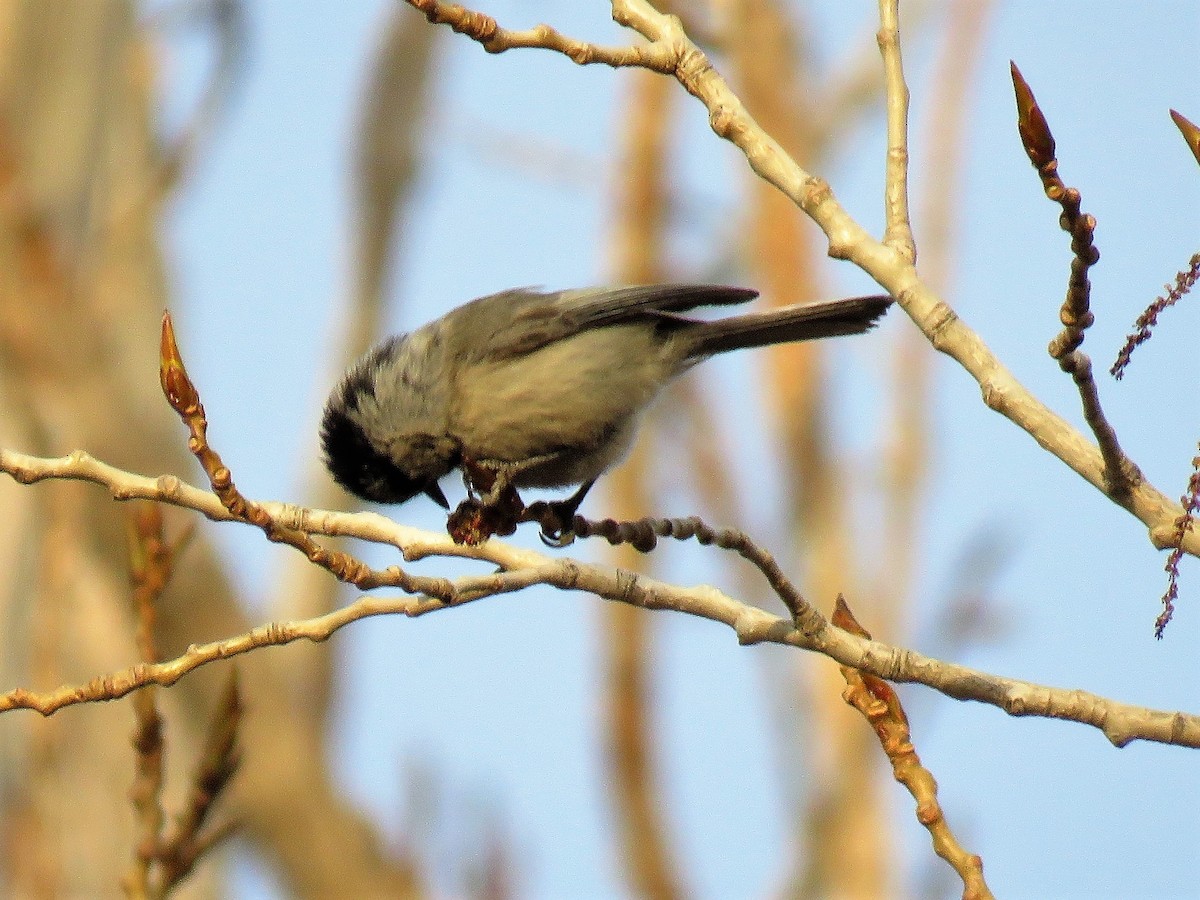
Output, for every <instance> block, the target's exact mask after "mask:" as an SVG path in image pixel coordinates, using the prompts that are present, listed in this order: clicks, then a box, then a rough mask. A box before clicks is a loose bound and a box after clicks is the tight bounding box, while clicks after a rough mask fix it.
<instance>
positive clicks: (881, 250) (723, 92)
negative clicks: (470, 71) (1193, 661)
mask: <svg viewBox="0 0 1200 900" xmlns="http://www.w3.org/2000/svg"><path fill="white" fill-rule="evenodd" d="M408 2H409V3H410V5H412V6H414V7H416V8H417V9H420V10H421V11H422V12H424V13H425V14H426V16H427V17H428V18H429V19H430V21H432V22H441V23H445V24H449V25H451V27H454V28H455V30H457V31H459V32H461V33H463V34H466V35H468V36H469V37H471V38H472V39H474V40H477V41H479V42H480V43H481V44H483V46H484V48H485V49H487V50H488V51H489V52H493V53H498V52H501V51H503V50H506V49H510V48H515V47H541V48H543V49H547V50H555V51H557V52H560V53H564V54H565V55H567V56H568V57H569V58H570V59H572V60H574V61H575V62H577V63H580V64H586V63H604V64H606V65H610V66H642V67H644V68H649V69H652V70H654V71H656V72H662V73H664V74H671V75H673V76H674V77H675V78H676V79H677V80H678V81H679V82H680V84H682V85H683V87H684V88H685V89H686V90H687V91H688V92H689V93H690V94H692V95H693V96H694V97H696V98H697V99H699V100H700V102H702V103H703V104H704V105H705V107H706V108H707V109H708V111H709V125H710V126H711V128H712V130H713V131H714V132H715V133H716V134H717V135H718V136H719V137H722V138H724V139H726V140H728V141H730V142H731V143H733V144H734V145H735V146H737V147H738V148H739V149H740V150H741V151H742V152H743V153H744V154H745V156H746V161H747V163H748V164H749V165H750V168H751V169H753V171H754V172H755V173H757V174H758V175H759V176H760V177H761V178H763V179H765V180H766V181H767V182H769V183H770V184H772V185H774V186H775V187H776V188H778V189H779V190H780V191H782V192H783V193H784V194H785V195H786V196H788V197H790V198H791V199H792V201H793V202H794V203H795V204H796V205H797V206H799V207H800V208H801V209H802V210H804V212H805V213H807V214H808V215H809V216H810V217H811V218H812V220H813V221H814V222H816V224H817V225H818V226H819V227H820V228H821V230H822V231H823V232H824V233H825V235H826V238H827V240H828V253H829V255H830V256H831V257H833V258H835V259H845V260H848V261H850V262H852V263H854V264H855V265H857V266H858V267H859V268H861V269H862V270H863V271H864V272H866V273H867V274H869V275H870V276H871V277H873V278H874V279H875V280H876V281H877V282H878V283H879V284H880V285H882V286H883V287H884V288H886V289H887V290H888V291H889V293H891V294H892V296H894V297H896V298H897V300H898V301H899V302H900V305H901V306H902V307H903V308H904V310H905V312H906V313H908V315H909V316H910V317H911V318H912V320H913V322H915V323H916V325H917V326H918V327H919V328H920V329H921V331H922V332H923V333H924V334H925V336H926V338H927V339H928V340H929V341H930V343H932V344H933V346H934V347H935V348H936V349H938V350H940V351H941V352H943V353H945V354H947V355H949V356H950V357H952V358H953V359H954V360H956V361H957V362H958V363H959V364H960V365H961V366H962V367H963V368H964V369H966V371H967V372H969V373H970V374H971V376H972V377H973V378H974V379H975V380H976V381H977V382H978V384H979V386H980V389H981V391H982V394H983V400H984V403H986V404H987V405H988V407H990V408H991V409H994V410H995V411H997V412H999V413H1000V414H1001V415H1003V416H1004V417H1005V418H1007V419H1009V420H1010V421H1011V422H1013V423H1014V424H1016V425H1017V426H1018V427H1020V428H1021V429H1022V430H1024V431H1025V432H1027V433H1028V434H1029V435H1030V436H1031V437H1033V439H1034V440H1036V441H1037V442H1038V444H1039V445H1040V446H1041V447H1042V448H1043V449H1045V450H1046V451H1048V452H1049V453H1051V454H1053V455H1054V456H1056V457H1058V458H1059V459H1060V460H1061V461H1062V462H1064V463H1066V465H1068V466H1069V467H1070V468H1071V469H1073V470H1074V471H1075V472H1076V473H1077V474H1079V475H1080V476H1081V477H1083V478H1084V479H1085V480H1087V481H1088V482H1089V483H1090V484H1092V485H1093V486H1094V487H1096V488H1097V489H1098V490H1100V491H1101V492H1103V493H1104V494H1105V495H1106V496H1108V497H1109V498H1110V499H1111V500H1113V501H1114V502H1115V503H1117V504H1118V505H1119V506H1121V507H1122V508H1124V509H1126V510H1127V511H1128V512H1130V513H1131V514H1132V515H1134V516H1135V517H1136V518H1137V519H1139V520H1140V521H1141V522H1142V523H1143V524H1144V525H1145V526H1146V528H1147V532H1148V536H1149V538H1150V540H1151V542H1152V543H1153V544H1154V546H1155V547H1157V548H1159V549H1167V548H1169V547H1172V546H1173V544H1172V541H1173V540H1174V538H1175V535H1176V528H1175V521H1176V520H1177V519H1178V518H1179V516H1180V515H1181V514H1182V512H1183V511H1182V509H1181V507H1180V506H1179V505H1178V504H1177V503H1175V502H1174V501H1172V500H1171V499H1170V498H1169V497H1168V496H1167V495H1166V494H1164V493H1162V492H1161V491H1159V490H1158V489H1156V488H1155V487H1154V486H1153V485H1151V484H1150V483H1149V482H1147V481H1141V482H1139V483H1137V484H1135V485H1133V486H1132V487H1131V489H1130V490H1129V492H1128V494H1126V495H1122V494H1114V493H1112V492H1111V491H1110V485H1109V483H1108V481H1107V479H1106V477H1105V473H1106V466H1105V462H1104V458H1103V456H1102V454H1101V452H1100V450H1099V448H1098V447H1097V446H1096V445H1095V444H1093V443H1092V442H1091V441H1089V440H1088V439H1087V438H1086V437H1084V435H1083V434H1081V433H1080V432H1079V431H1078V430H1077V429H1076V428H1074V427H1072V425H1071V424H1070V423H1069V422H1067V421H1066V420H1065V419H1063V418H1062V417H1061V416H1059V415H1058V414H1057V413H1055V412H1053V411H1052V410H1050V409H1049V408H1048V407H1047V406H1046V405H1045V404H1044V403H1042V402H1041V401H1040V400H1039V399H1038V398H1037V397H1035V396H1034V395H1033V394H1032V393H1030V392H1029V390H1028V389H1027V388H1025V386H1024V385H1022V384H1021V383H1020V382H1019V381H1017V379H1016V378H1015V377H1014V376H1013V374H1012V373H1011V372H1010V371H1009V370H1008V369H1007V368H1006V367H1005V366H1004V364H1003V363H1001V362H1000V360H999V359H998V358H997V357H996V356H995V354H993V353H992V351H991V349H990V348H988V346H987V345H986V344H985V343H984V342H983V340H982V339H981V338H980V337H979V335H978V334H977V333H976V332H975V331H973V330H972V329H971V328H970V327H968V326H967V325H966V323H965V322H963V321H962V319H960V318H959V317H958V314H957V313H956V312H955V311H954V310H953V309H951V308H950V306H949V305H948V304H946V303H945V301H943V300H942V299H941V298H940V297H938V296H937V295H936V294H935V293H934V291H933V290H932V289H931V288H930V287H929V286H928V285H927V284H926V283H925V282H924V281H923V280H922V279H921V277H920V276H919V274H918V273H917V270H916V267H915V266H914V264H913V262H912V260H911V259H909V258H907V257H906V256H905V254H904V253H903V252H901V250H900V249H898V248H897V247H893V246H888V245H887V244H885V243H883V242H881V241H878V240H876V239H875V238H873V237H872V236H871V235H870V234H869V233H868V232H867V231H866V230H865V229H863V227H862V226H861V225H859V224H858V223H857V222H856V221H855V220H854V219H853V218H852V217H851V216H850V215H849V213H847V212H846V210H845V209H844V208H843V207H842V206H841V204H840V203H839V202H838V201H837V198H836V197H835V196H834V194H833V191H832V190H831V188H830V187H829V185H828V183H826V182H825V181H824V179H822V178H819V177H817V176H815V175H812V174H810V173H809V172H807V171H806V170H805V169H804V168H802V167H801V166H800V165H799V164H798V163H797V162H796V161H795V160H793V159H792V158H791V157H790V156H788V154H787V153H786V152H785V151H784V149H783V148H782V147H781V146H780V145H779V143H778V142H777V141H776V140H775V139H774V138H772V137H771V135H769V134H768V133H766V132H765V131H764V130H763V129H762V128H761V126H759V124H758V123H757V122H756V121H755V120H754V118H753V117H752V116H751V115H750V113H749V112H748V111H747V110H746V108H745V107H744V106H743V104H742V102H741V100H739V99H738V97H737V96H736V94H734V92H733V91H732V90H731V89H730V87H729V85H728V83H727V82H726V81H725V80H724V78H722V77H721V75H720V74H719V73H718V72H717V71H716V69H714V68H713V66H712V64H711V62H710V61H709V60H708V58H707V57H706V56H705V54H704V53H703V52H702V51H701V50H700V49H699V48H698V47H697V46H696V45H695V44H694V43H693V42H692V41H691V40H690V39H689V38H688V36H687V35H686V34H685V33H684V31H683V28H682V26H681V25H680V23H679V20H678V19H677V18H675V17H674V16H665V15H663V14H661V13H659V12H657V11H656V10H655V9H654V8H653V7H651V6H650V5H649V4H648V3H647V2H646V0H613V3H612V6H613V20H614V21H616V22H617V23H618V24H620V25H625V26H628V27H630V28H632V29H633V30H635V31H637V32H638V33H639V34H641V35H642V36H643V37H645V38H646V39H647V40H648V41H649V42H650V43H649V45H648V46H647V45H637V46H633V47H627V48H616V49H614V48H604V47H598V46H595V45H591V44H586V43H584V42H581V41H575V40H572V39H569V38H564V37H563V36H562V35H560V34H558V33H557V32H556V31H554V30H553V29H551V28H549V27H548V26H538V27H536V28H533V29H530V30H529V31H525V32H507V31H505V30H504V29H501V28H499V26H497V25H496V23H495V21H494V20H491V19H490V18H488V17H486V16H480V14H479V13H472V12H470V11H469V10H465V9H464V8H463V7H461V6H457V5H455V4H448V3H440V2H438V0H408ZM472 17H477V18H472ZM901 74H902V73H901ZM901 85H903V81H902V79H901V80H899V81H896V82H894V83H893V84H892V89H898V88H899V86H901ZM891 102H894V101H889V103H891ZM1184 542H1185V543H1184V550H1185V552H1187V553H1190V554H1192V555H1194V556H1200V534H1198V533H1197V532H1194V531H1192V532H1189V533H1188V534H1187V535H1186V536H1185V538H1184Z"/></svg>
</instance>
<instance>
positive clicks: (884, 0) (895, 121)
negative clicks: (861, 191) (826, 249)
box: [877, 0, 917, 264]
mask: <svg viewBox="0 0 1200 900" xmlns="http://www.w3.org/2000/svg"><path fill="white" fill-rule="evenodd" d="M877 40H878V41H879V52H880V54H882V56H883V72H884V79H885V86H886V94H885V96H886V97H887V142H888V147H887V165H886V179H885V183H884V189H883V200H884V218H885V222H886V225H885V228H884V233H883V243H884V244H885V245H887V246H888V247H891V248H892V249H893V250H895V251H897V252H898V253H899V254H900V255H901V256H902V257H903V258H904V259H906V260H908V262H909V263H910V264H913V263H916V261H917V245H916V241H915V240H914V239H913V232H912V219H911V217H910V216H909V212H908V107H909V92H908V84H907V83H906V82H905V80H904V63H903V59H902V56H901V53H900V2H899V0H879V33H878V35H877Z"/></svg>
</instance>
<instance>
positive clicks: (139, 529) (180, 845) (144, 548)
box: [122, 504, 240, 900]
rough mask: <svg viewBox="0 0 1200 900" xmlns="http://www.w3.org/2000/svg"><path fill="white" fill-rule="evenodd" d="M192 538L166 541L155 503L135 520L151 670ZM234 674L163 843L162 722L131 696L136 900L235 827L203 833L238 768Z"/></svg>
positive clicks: (162, 886) (164, 891) (132, 530)
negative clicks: (161, 618)
mask: <svg viewBox="0 0 1200 900" xmlns="http://www.w3.org/2000/svg"><path fill="white" fill-rule="evenodd" d="M191 532H192V529H190V528H189V529H187V530H185V531H184V532H183V533H182V534H181V535H180V536H179V537H178V538H176V539H175V540H174V541H172V542H171V543H167V541H166V540H165V539H164V536H163V519H162V511H161V508H160V507H159V506H158V504H148V505H145V506H142V507H141V508H140V509H138V510H137V511H136V512H135V513H134V514H133V515H132V516H131V517H130V522H129V550H130V560H131V565H130V583H131V585H132V587H133V601H134V607H135V611H136V613H137V644H138V648H139V650H140V652H141V655H142V659H143V660H144V662H145V663H146V664H147V665H150V666H153V665H155V664H156V663H157V662H158V651H157V649H156V647H155V640H154V624H155V618H156V611H155V607H156V604H157V602H158V600H159V597H160V596H161V595H162V592H163V589H164V588H165V587H166V585H167V582H168V581H169V580H170V577H171V570H172V568H173V567H174V563H175V559H176V558H177V556H178V554H179V551H180V550H181V549H182V547H183V544H184V543H185V542H186V541H187V540H188V539H189V538H190V536H191ZM235 676H236V670H234V675H233V676H231V680H230V687H229V688H228V689H227V691H226V694H225V698H224V700H223V702H222V704H221V706H220V708H219V709H218V711H217V714H216V716H215V717H214V719H213V723H212V725H211V727H210V736H209V742H208V748H207V750H206V752H205V754H204V756H203V757H202V759H201V762H200V765H199V767H198V771H197V775H196V779H195V782H196V784H195V788H194V789H193V792H192V796H191V798H190V800H189V804H188V806H187V807H186V808H185V810H184V812H183V813H182V814H181V815H180V816H179V817H178V821H177V824H176V827H175V828H174V830H173V832H172V834H171V835H170V836H169V837H167V838H166V839H164V838H163V836H162V827H163V818H164V816H163V805H162V786H163V777H162V776H163V755H164V754H163V749H164V742H163V737H162V731H163V722H162V718H161V716H160V715H159V713H158V709H157V706H156V704H155V695H154V690H153V689H152V688H151V689H149V690H144V691H139V692H138V693H136V694H135V695H134V697H133V708H134V712H135V714H136V716H137V723H138V724H137V730H136V731H135V733H134V738H133V746H134V749H135V750H136V751H137V775H136V777H135V778H134V783H133V787H132V788H131V789H130V798H131V800H132V801H133V806H134V810H135V811H136V813H137V819H138V838H137V841H136V845H135V848H134V859H133V863H132V864H131V866H130V869H129V871H128V872H127V873H126V874H125V876H124V877H123V879H122V887H123V888H124V890H125V893H126V895H127V896H129V897H131V898H139V900H140V898H162V897H165V896H167V895H168V894H169V893H170V892H171V890H172V889H174V888H175V886H176V885H178V884H179V882H180V881H182V880H183V879H184V878H185V877H186V876H187V875H188V873H190V872H191V871H192V868H193V866H194V865H195V864H196V861H197V860H198V859H199V858H200V857H201V856H202V855H203V854H204V853H205V852H206V851H208V850H209V849H210V848H211V847H213V846H215V845H216V843H217V842H218V841H220V840H221V839H222V838H223V837H224V836H225V835H227V834H229V833H230V831H231V827H232V826H230V825H227V826H222V827H221V828H217V829H213V830H212V831H210V832H209V833H208V834H206V835H200V834H199V831H200V827H201V826H202V825H203V824H204V820H205V818H206V817H207V815H208V813H209V811H210V810H211V808H212V805H213V803H214V802H215V801H216V800H217V798H218V797H219V796H220V794H221V791H222V790H223V789H224V787H225V786H226V785H227V784H228V783H229V779H230V778H231V777H232V776H233V773H234V771H235V770H236V768H237V755H236V753H235V751H234V749H233V748H234V741H235V739H236V736H237V727H238V722H239V719H240V707H239V705H238V700H237V685H236V680H235Z"/></svg>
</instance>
